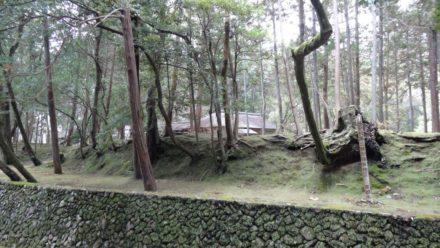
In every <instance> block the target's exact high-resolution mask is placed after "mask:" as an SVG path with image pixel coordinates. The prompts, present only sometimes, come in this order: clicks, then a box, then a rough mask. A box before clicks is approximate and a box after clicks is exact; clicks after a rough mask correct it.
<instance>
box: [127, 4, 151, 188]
mask: <svg viewBox="0 0 440 248" xmlns="http://www.w3.org/2000/svg"><path fill="white" fill-rule="evenodd" d="M122 14H123V17H122V20H121V21H122V32H123V38H124V50H125V61H126V64H127V73H128V79H129V80H128V92H129V98H130V110H131V118H132V125H133V148H134V149H136V150H137V156H138V159H139V164H140V165H141V173H142V179H143V180H142V181H143V184H144V189H145V190H151V191H154V190H156V189H157V186H156V180H155V179H154V176H153V168H152V166H151V162H150V155H149V153H148V149H147V142H146V140H145V135H144V130H143V127H142V119H141V109H140V105H141V101H140V93H139V87H138V77H137V74H136V68H137V67H136V60H135V53H134V42H133V33H132V28H131V20H130V11H129V10H128V9H127V8H125V9H124V10H123V11H122Z"/></svg>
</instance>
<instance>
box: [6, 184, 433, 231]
mask: <svg viewBox="0 0 440 248" xmlns="http://www.w3.org/2000/svg"><path fill="white" fill-rule="evenodd" d="M2 186H6V187H7V188H14V189H20V188H33V189H43V190H51V191H62V192H69V193H74V192H83V193H92V194H104V195H106V194H109V195H115V194H116V195H125V196H127V195H128V196H130V195H133V196H141V197H145V198H150V199H153V200H161V199H163V200H177V201H181V200H184V201H190V202H194V203H196V202H200V203H224V204H238V205H245V206H251V207H279V208H282V207H288V208H294V209H298V210H308V211H313V212H329V213H336V214H342V213H350V214H365V215H370V216H372V217H384V218H393V219H396V220H403V221H412V220H416V219H417V220H427V221H432V222H438V223H440V217H439V218H437V216H434V217H432V218H424V217H422V218H416V217H405V216H401V215H393V214H389V213H375V212H369V211H360V210H348V209H331V208H317V207H304V206H296V205H292V204H277V203H274V204H269V203H255V202H246V201H235V200H221V199H213V198H194V197H185V196H171V195H156V194H154V193H146V192H122V191H111V190H98V189H86V188H74V187H64V186H56V185H55V186H49V185H38V184H26V183H20V182H19V183H14V182H12V183H11V182H5V181H2V180H0V189H1V187H2Z"/></svg>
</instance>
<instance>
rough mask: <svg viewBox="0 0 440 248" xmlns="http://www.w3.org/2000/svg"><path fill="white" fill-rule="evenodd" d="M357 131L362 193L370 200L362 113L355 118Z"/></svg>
mask: <svg viewBox="0 0 440 248" xmlns="http://www.w3.org/2000/svg"><path fill="white" fill-rule="evenodd" d="M356 124H357V133H358V141H359V153H360V155H361V168H362V179H363V181H364V193H365V197H366V200H367V202H371V186H370V176H369V173H368V161H367V149H366V148H365V137H364V124H363V121H362V115H361V114H358V115H357V118H356Z"/></svg>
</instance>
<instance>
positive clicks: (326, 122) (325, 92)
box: [322, 47, 330, 129]
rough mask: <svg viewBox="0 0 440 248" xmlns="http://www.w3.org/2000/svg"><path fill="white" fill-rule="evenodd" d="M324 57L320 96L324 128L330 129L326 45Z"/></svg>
mask: <svg viewBox="0 0 440 248" xmlns="http://www.w3.org/2000/svg"><path fill="white" fill-rule="evenodd" d="M325 50H326V51H325V52H324V53H325V58H324V63H323V66H322V67H323V71H324V78H323V87H322V97H323V100H324V106H323V107H324V129H330V118H329V111H328V108H327V106H328V52H327V47H326V48H325Z"/></svg>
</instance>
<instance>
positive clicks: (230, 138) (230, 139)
mask: <svg viewBox="0 0 440 248" xmlns="http://www.w3.org/2000/svg"><path fill="white" fill-rule="evenodd" d="M224 32H225V33H224V36H225V37H224V44H223V67H222V70H221V76H222V83H223V87H222V95H223V110H224V114H225V129H226V144H225V145H226V147H227V148H231V147H233V146H234V135H233V133H232V131H233V130H232V123H231V106H230V103H229V93H228V73H227V72H228V64H229V63H231V62H230V58H229V54H230V53H231V51H230V48H229V36H230V33H231V27H230V22H229V17H227V18H226V20H225V26H224Z"/></svg>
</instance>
